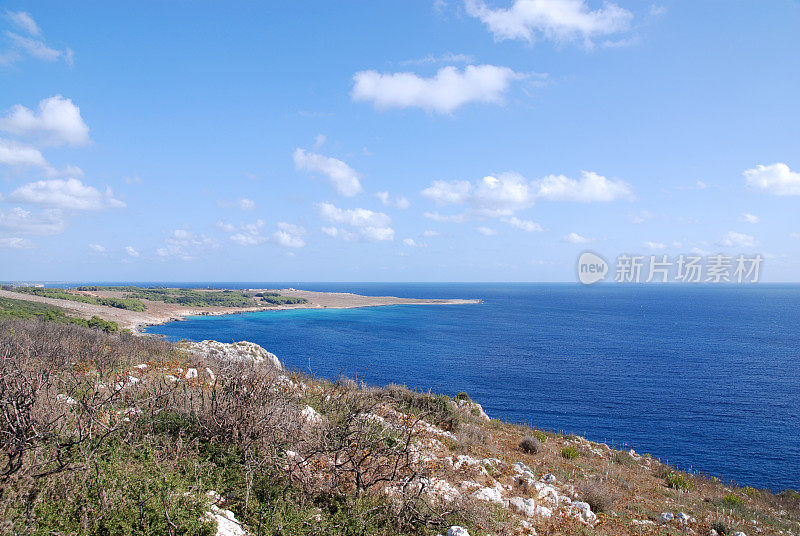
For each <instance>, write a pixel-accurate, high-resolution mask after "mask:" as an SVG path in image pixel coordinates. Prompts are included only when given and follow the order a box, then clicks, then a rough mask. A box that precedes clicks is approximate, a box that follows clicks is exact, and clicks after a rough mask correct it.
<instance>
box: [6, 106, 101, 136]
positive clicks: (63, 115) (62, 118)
mask: <svg viewBox="0 0 800 536" xmlns="http://www.w3.org/2000/svg"><path fill="white" fill-rule="evenodd" d="M0 130H4V131H6V132H10V133H12V134H16V135H19V136H28V137H36V138H38V139H40V140H41V141H42V142H43V143H45V144H48V145H64V144H68V145H85V144H87V143H89V142H90V139H89V127H88V126H87V125H86V123H84V122H83V118H82V117H81V111H80V108H78V107H77V106H76V105H75V104H73V103H72V101H71V100H70V99H67V98H64V97H62V96H61V95H56V96H55V97H49V98H47V99H43V100H42V101H40V102H39V110H38V112H37V111H34V110H31V109H30V108H26V107H25V106H22V105H21V104H17V105H15V106H13V107H12V108H11V110H9V112H8V113H7V114H6V115H5V116H3V117H2V118H0Z"/></svg>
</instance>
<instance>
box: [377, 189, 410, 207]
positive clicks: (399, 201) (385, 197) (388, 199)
mask: <svg viewBox="0 0 800 536" xmlns="http://www.w3.org/2000/svg"><path fill="white" fill-rule="evenodd" d="M375 197H377V198H378V199H380V200H381V203H383V204H384V205H386V206H390V207H397V208H399V209H407V208H408V207H410V206H411V202H410V201H409V200H408V198H406V197H404V196H402V195H400V196H397V197H392V196H391V195H389V192H386V191H384V192H378V193H376V194H375Z"/></svg>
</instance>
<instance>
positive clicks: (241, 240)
mask: <svg viewBox="0 0 800 536" xmlns="http://www.w3.org/2000/svg"><path fill="white" fill-rule="evenodd" d="M218 225H219V224H218ZM224 225H226V227H227V226H228V225H230V224H224ZM266 225H267V224H266V223H264V220H256V221H255V222H253V223H246V224H243V225H241V226H240V227H239V232H238V233H236V234H233V235H231V236H230V239H231V240H232V241H234V242H236V243H237V244H239V245H240V246H255V245H258V244H262V243H264V242H266V241H267V237H266V236H265V235H264V234H263V232H262V230H263V229H264V227H266ZM230 227H231V228H232V227H233V226H230Z"/></svg>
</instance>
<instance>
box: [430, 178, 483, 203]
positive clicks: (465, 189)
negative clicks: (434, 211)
mask: <svg viewBox="0 0 800 536" xmlns="http://www.w3.org/2000/svg"><path fill="white" fill-rule="evenodd" d="M471 194H472V184H470V182H469V181H433V182H432V183H431V185H430V186H428V187H427V188H425V189H424V190H422V195H423V196H424V197H427V198H428V199H431V200H432V201H433V202H434V203H436V204H437V205H460V204H461V203H464V202H466V201H467V200H468V199H469V198H470V195H471Z"/></svg>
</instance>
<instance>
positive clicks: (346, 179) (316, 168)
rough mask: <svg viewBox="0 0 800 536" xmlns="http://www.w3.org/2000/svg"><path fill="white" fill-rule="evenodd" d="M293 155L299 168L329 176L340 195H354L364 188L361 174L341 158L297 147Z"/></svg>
mask: <svg viewBox="0 0 800 536" xmlns="http://www.w3.org/2000/svg"><path fill="white" fill-rule="evenodd" d="M292 157H293V158H294V165H295V167H296V168H297V169H304V170H306V171H310V172H312V173H314V172H318V173H322V174H323V175H325V176H327V177H328V179H330V181H331V182H332V183H333V186H334V187H335V188H336V191H337V192H338V193H339V194H340V195H344V196H347V197H352V196H354V195H356V194H359V193H360V192H361V191H362V190H363V188H362V187H361V180H360V179H361V175H359V174H358V173H357V172H356V171H355V170H354V169H353V168H351V167H350V166H348V165H347V164H346V163H344V162H342V161H341V160H337V159H336V158H331V157H328V156H322V155H320V154H316V153H312V152H307V151H304V150H303V149H295V151H294V154H293V155H292Z"/></svg>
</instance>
